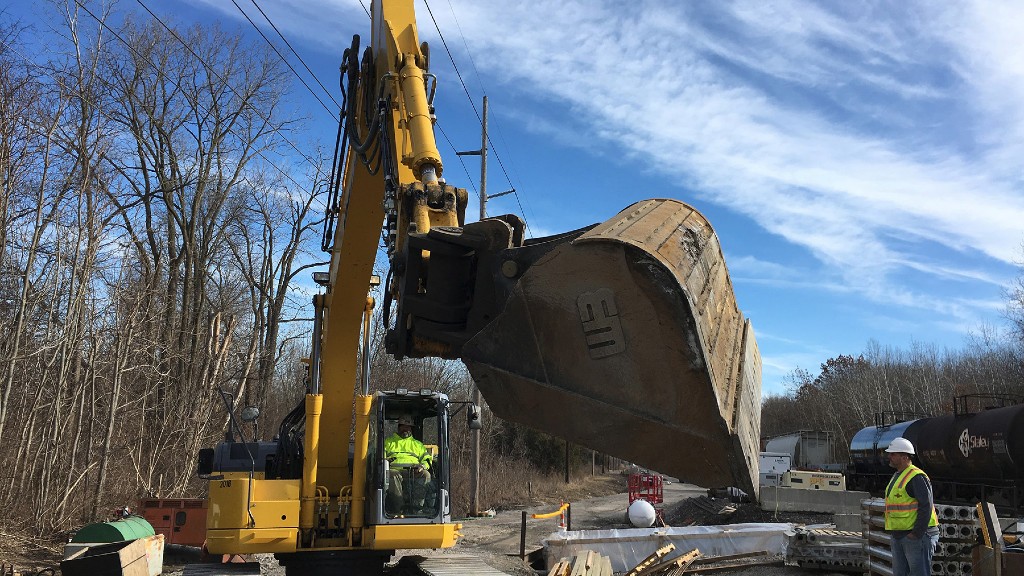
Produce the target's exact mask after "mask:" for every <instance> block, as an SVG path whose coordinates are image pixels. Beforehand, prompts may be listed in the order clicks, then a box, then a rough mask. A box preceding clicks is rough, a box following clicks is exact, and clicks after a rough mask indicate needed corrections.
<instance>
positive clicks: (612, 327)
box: [576, 288, 626, 360]
mask: <svg viewBox="0 0 1024 576" xmlns="http://www.w3.org/2000/svg"><path fill="white" fill-rule="evenodd" d="M576 307H577V308H579V311H580V322H581V323H582V326H583V334H584V335H585V336H586V339H587V349H588V350H589V352H590V357H591V358H593V359H595V360H597V359H599V358H607V357H608V356H612V355H615V354H619V353H621V352H624V351H625V350H626V340H625V338H623V336H622V323H621V322H620V321H619V310H618V308H616V306H615V295H614V294H613V293H612V291H611V290H610V289H608V288H601V289H600V290H595V291H593V292H585V293H583V294H580V296H579V298H577V299H576Z"/></svg>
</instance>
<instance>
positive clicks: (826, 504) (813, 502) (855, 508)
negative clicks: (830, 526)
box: [761, 486, 871, 515]
mask: <svg viewBox="0 0 1024 576" xmlns="http://www.w3.org/2000/svg"><path fill="white" fill-rule="evenodd" d="M870 497H871V495H870V494H868V493H867V492H850V491H846V492H833V491H830V490H802V489H799V488H782V487H781V486H765V487H764V489H763V490H761V509H762V510H767V511H769V512H774V511H779V512H826V513H829V514H857V515H860V503H861V500H864V499H865V498H870Z"/></svg>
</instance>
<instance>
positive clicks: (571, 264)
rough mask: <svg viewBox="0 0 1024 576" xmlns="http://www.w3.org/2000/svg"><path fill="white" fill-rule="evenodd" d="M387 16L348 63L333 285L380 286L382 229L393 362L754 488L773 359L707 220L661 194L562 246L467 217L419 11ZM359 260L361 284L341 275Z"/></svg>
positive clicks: (717, 480)
mask: <svg viewBox="0 0 1024 576" xmlns="http://www.w3.org/2000/svg"><path fill="white" fill-rule="evenodd" d="M373 21H374V29H373V30H374V35H373V39H372V41H371V46H370V48H369V49H367V50H366V51H365V52H364V54H363V56H362V60H361V62H360V64H359V66H358V68H357V67H356V66H355V64H354V58H353V55H354V49H355V47H353V53H350V54H349V58H348V63H349V65H348V67H347V72H348V76H347V77H348V95H349V97H348V110H349V114H348V115H347V132H348V142H349V153H348V156H347V158H348V162H347V163H346V178H345V182H346V183H347V186H346V188H345V189H344V190H343V194H342V202H341V204H340V210H339V218H340V219H341V221H340V222H339V225H338V229H337V232H336V234H335V237H334V238H335V239H334V251H333V255H334V256H333V258H332V268H331V278H332V280H334V283H333V285H332V290H334V291H336V290H338V289H339V287H340V285H341V284H351V285H352V286H353V287H354V288H353V289H355V290H359V289H363V288H364V287H365V285H366V284H365V279H366V278H368V277H369V274H370V265H371V264H370V261H369V260H370V255H371V251H370V250H369V244H368V242H369V238H370V236H371V232H372V231H375V230H376V227H378V226H379V225H380V223H381V222H382V221H383V223H384V226H383V228H384V235H383V238H384V243H385V245H386V247H387V255H388V260H389V265H390V270H391V272H390V274H389V279H390V281H389V282H388V285H387V293H386V296H385V311H386V312H388V313H389V314H388V315H389V316H390V317H392V318H393V323H392V325H391V327H390V329H389V331H388V334H387V340H386V344H387V349H388V351H389V352H390V353H392V354H393V355H395V356H396V357H397V358H403V357H427V356H432V357H443V358H451V359H455V358H458V359H461V360H463V361H464V362H465V364H466V366H467V367H468V368H469V370H470V373H471V374H472V375H473V378H474V380H475V381H476V382H477V385H478V386H479V388H480V390H481V392H482V393H483V395H484V397H485V398H486V399H487V401H488V403H489V405H490V406H491V409H492V410H493V411H494V412H495V413H496V414H498V415H499V416H501V417H502V418H506V419H509V420H513V421H517V422H521V423H524V424H527V425H529V426H531V427H534V428H537V429H540V430H543V431H547V432H550V433H553V434H556V435H558V436H561V437H564V438H567V439H569V440H571V441H573V442H576V443H579V444H582V445H584V446H587V447H590V448H594V449H597V450H600V451H603V452H607V453H609V454H612V455H614V456H617V457H620V458H623V459H626V460H629V461H632V462H635V463H637V464H640V465H643V466H647V467H650V468H652V469H656V470H659V471H661V472H665V473H668V474H672V475H674V476H678V477H680V478H683V479H686V480H688V481H691V482H695V483H699V484H703V485H707V486H725V485H728V486H737V487H739V488H741V489H743V490H745V491H747V492H748V493H751V494H756V492H757V464H756V456H757V450H758V438H759V429H760V381H761V366H760V355H759V354H758V351H757V344H756V341H755V338H754V333H753V330H752V328H751V327H750V323H749V322H747V321H746V320H745V319H744V317H743V314H742V313H741V312H740V311H739V308H738V307H737V305H736V300H735V295H734V293H733V289H732V284H731V281H730V279H729V275H728V271H727V269H726V266H725V262H724V258H723V256H722V252H721V248H720V246H719V243H718V239H717V236H716V235H715V233H714V231H713V230H712V228H711V226H710V224H709V223H708V222H707V220H706V219H704V217H703V216H702V215H701V214H700V213H699V212H697V211H696V210H695V209H693V208H692V207H690V206H688V205H686V204H684V203H682V202H678V201H675V200H649V201H645V202H640V203H638V204H635V205H633V206H630V207H628V208H626V209H625V210H623V211H622V212H621V213H619V214H618V215H617V216H615V217H613V218H612V219H610V220H608V221H607V222H604V223H602V224H599V225H595V226H592V227H589V228H585V229H582V230H577V231H574V232H569V233H565V234H560V235H556V236H551V237H547V238H539V239H529V240H527V239H526V238H525V234H524V228H525V227H524V224H523V222H522V221H521V220H520V219H519V218H518V217H517V216H514V215H505V216H498V217H494V218H487V219H485V220H482V221H480V222H473V223H469V224H466V223H465V206H466V192H465V190H462V189H457V188H453V187H451V186H448V185H447V184H446V183H445V182H444V180H443V178H442V177H441V175H442V170H443V167H442V163H441V160H440V154H439V153H438V152H437V149H436V145H435V143H434V137H433V125H432V121H433V114H432V106H431V104H430V94H431V93H432V83H431V79H432V76H431V75H430V74H429V71H428V66H429V51H428V50H427V49H426V45H420V44H419V40H418V38H417V36H416V27H415V19H414V16H413V15H412V2H411V0H401V1H388V2H374V4H373ZM364 151H370V152H364ZM372 152H376V153H377V154H376V156H373V155H372ZM374 166H376V167H377V169H378V172H377V175H376V176H371V175H370V171H371V170H370V169H371V168H372V167H374ZM371 179H372V180H373V181H372V183H370V184H367V185H364V184H363V182H364V181H367V180H371ZM353 227H358V228H357V229H356V230H359V231H358V232H357V231H356V230H353ZM354 242H358V243H359V244H358V246H357V247H349V246H346V243H354ZM349 248H353V249H352V250H350V249H349ZM350 252H351V253H352V254H354V255H355V257H357V258H360V259H361V260H362V264H361V266H360V268H359V271H358V273H351V272H352V271H350V270H349V269H348V268H347V267H346V266H345V265H344V264H345V262H346V256H345V255H346V254H348V253H350ZM334 299H335V300H337V299H338V297H337V296H334ZM345 300H346V301H361V298H355V295H354V294H353V295H350V296H347V297H346V298H345ZM356 308H358V306H352V310H351V311H350V312H349V313H348V316H353V317H354V315H355V314H357V313H358V312H359V310H356ZM391 312H394V314H391ZM334 315H335V312H334V311H333V310H332V312H331V316H332V318H331V320H330V324H331V326H333V325H334V324H335V323H336V320H335V318H333V316H334ZM337 323H338V324H339V325H340V326H343V327H349V329H350V327H352V326H355V325H356V324H355V323H354V322H353V321H352V319H349V318H346V319H344V320H340V321H338V322H337ZM342 329H345V328H342ZM334 330H335V329H334V328H333V327H328V332H327V333H333V331H334ZM354 337H355V335H353V338H354ZM337 344H338V340H335V341H334V345H337ZM341 345H342V346H345V347H348V349H352V348H351V346H352V344H351V343H350V342H347V341H346V342H344V343H343V344H341ZM327 356H328V354H327V350H326V349H325V358H326V357H327ZM324 372H325V376H326V373H327V369H326V368H325V370H324ZM332 378H333V376H332ZM343 380H344V381H345V382H350V381H351V377H350V376H349V375H348V374H346V375H345V376H344V377H343ZM341 396H342V397H344V395H341ZM326 410H327V409H326V408H325V411H326ZM342 424H343V425H345V424H346V423H345V422H344V421H342ZM665 446H673V447H674V448H673V449H671V450H666V449H665Z"/></svg>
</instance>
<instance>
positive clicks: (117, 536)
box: [71, 516, 156, 543]
mask: <svg viewBox="0 0 1024 576" xmlns="http://www.w3.org/2000/svg"><path fill="white" fill-rule="evenodd" d="M155 534H156V531H155V530H153V525H152V524H150V523H149V522H147V521H146V519H145V518H143V517H141V516H129V517H127V518H123V519H121V520H114V521H113V522H97V523H96V524H89V525H87V526H83V527H82V529H81V530H79V531H78V532H76V533H75V536H74V538H72V539H71V542H73V543H79V542H88V543H107V542H126V541H129V540H137V539H139V538H146V537H148V536H153V535H155Z"/></svg>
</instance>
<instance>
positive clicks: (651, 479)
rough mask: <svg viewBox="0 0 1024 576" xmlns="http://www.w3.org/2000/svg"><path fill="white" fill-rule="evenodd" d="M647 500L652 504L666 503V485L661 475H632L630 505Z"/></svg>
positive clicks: (630, 477)
mask: <svg viewBox="0 0 1024 576" xmlns="http://www.w3.org/2000/svg"><path fill="white" fill-rule="evenodd" d="M636 500H646V501H648V502H649V503H651V504H661V503H662V502H664V501H665V492H664V485H663V483H662V480H661V475H659V474H630V475H629V503H630V504H632V503H633V502H635V501H636Z"/></svg>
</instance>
